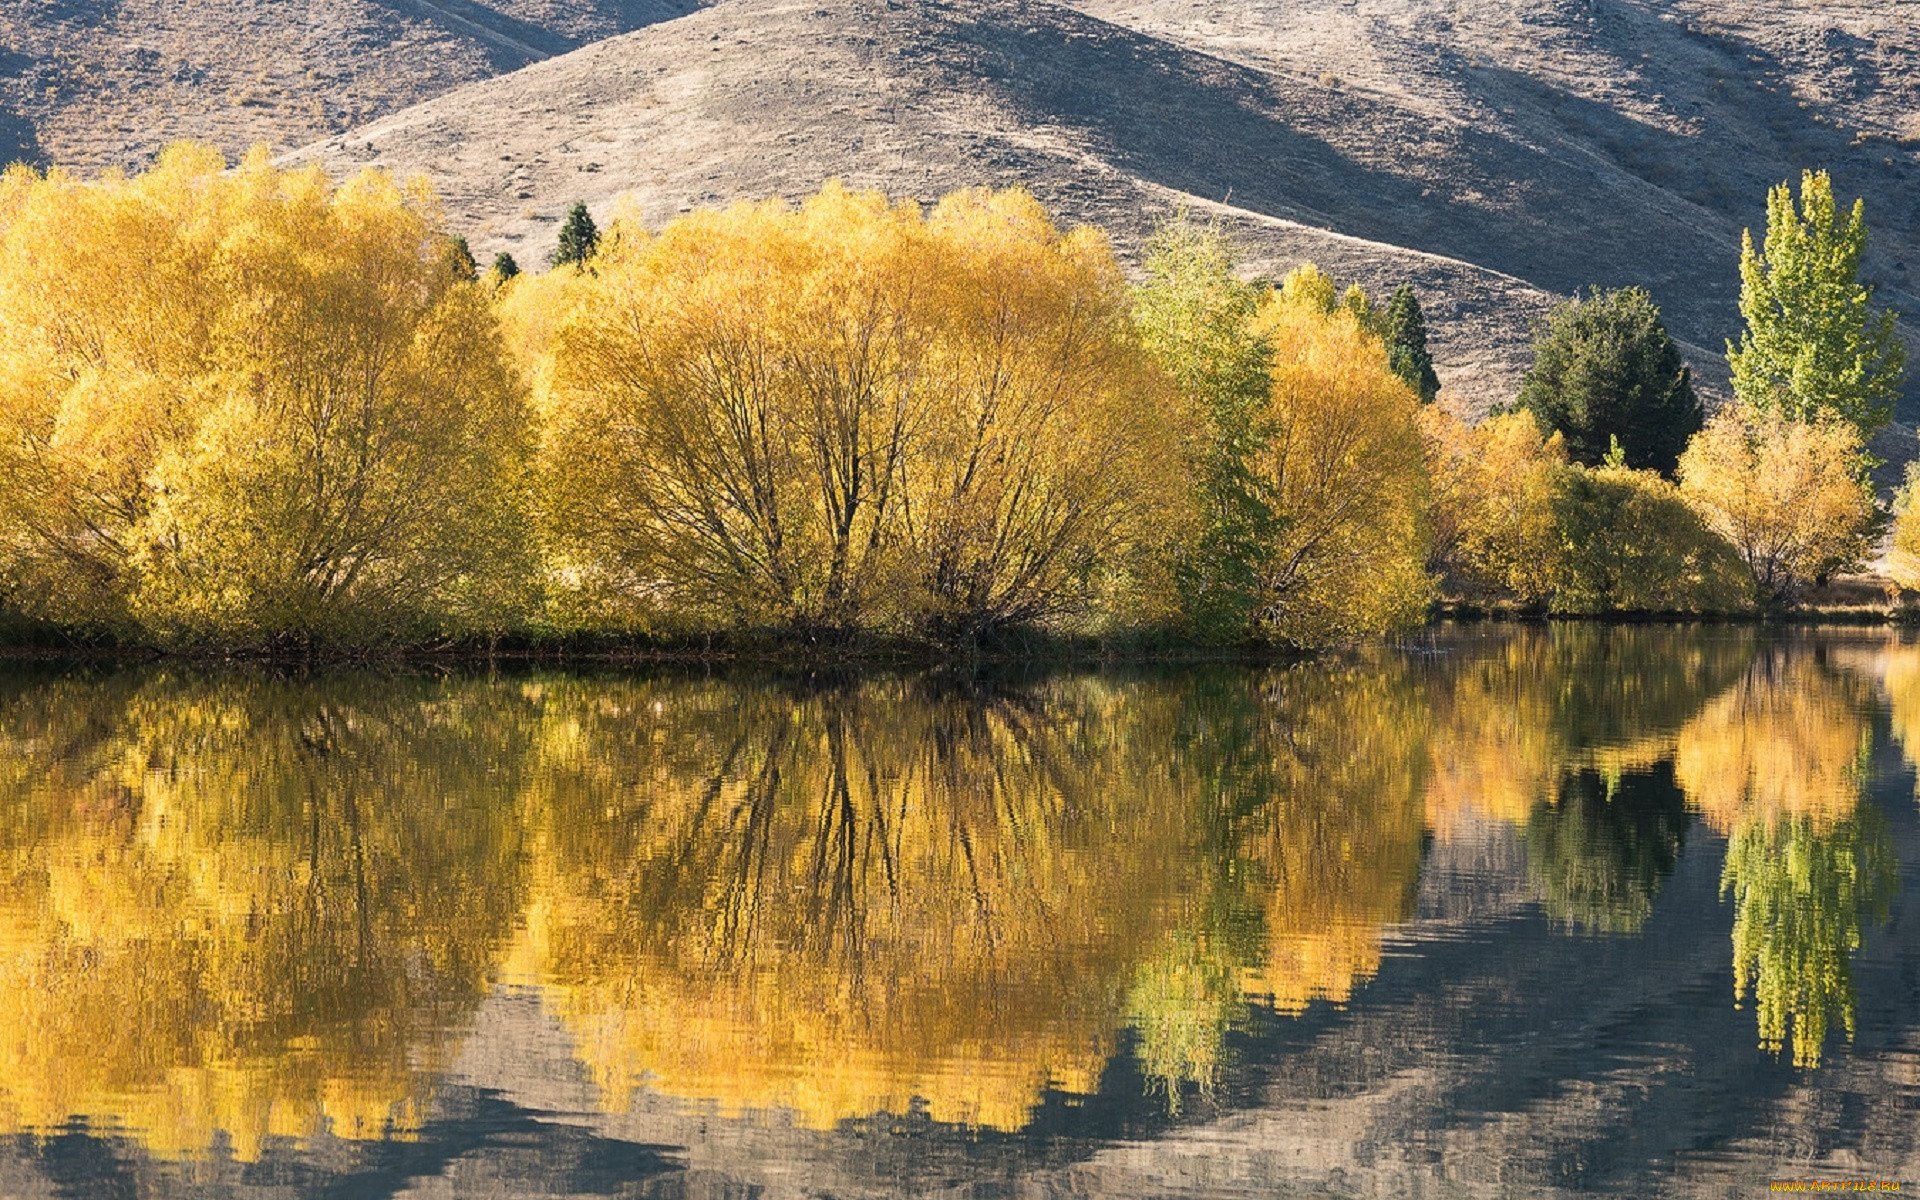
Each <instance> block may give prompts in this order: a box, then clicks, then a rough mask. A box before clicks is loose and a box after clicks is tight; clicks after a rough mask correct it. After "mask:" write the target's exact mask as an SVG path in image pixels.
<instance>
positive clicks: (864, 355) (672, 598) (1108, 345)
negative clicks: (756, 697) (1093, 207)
mask: <svg viewBox="0 0 1920 1200" xmlns="http://www.w3.org/2000/svg"><path fill="white" fill-rule="evenodd" d="M613 235H614V236H612V237H611V239H610V244H603V247H602V249H601V251H600V254H599V256H598V257H597V258H596V259H595V270H594V273H593V274H591V275H575V276H572V277H571V278H570V279H569V280H568V281H567V283H566V284H565V286H566V287H568V288H571V289H573V290H574V293H575V299H574V302H573V303H572V304H571V306H570V307H569V308H568V312H569V313H570V315H569V316H568V318H567V319H566V320H564V322H563V323H562V325H561V327H560V329H559V330H558V331H557V332H556V333H555V335H554V336H553V337H552V339H551V342H550V349H549V350H547V351H546V352H545V359H544V365H539V366H538V367H537V370H536V374H537V375H538V376H539V377H541V378H543V379H546V380H548V381H550V385H549V386H548V388H547V396H546V399H545V401H544V402H543V408H544V411H545V414H546V421H547V425H546V450H547V453H546V460H545V461H546V469H545V475H544V477H545V480H546V490H545V495H546V497H547V514H548V519H549V528H550V530H551V533H552V546H553V549H554V553H555V556H556V561H555V574H556V578H557V579H558V580H559V581H560V582H561V583H562V584H563V586H567V587H576V588H579V589H582V590H585V591H587V592H590V593H595V594H597V596H598V599H597V600H595V601H594V602H593V603H591V604H588V605H585V606H584V607H587V608H589V609H593V610H597V611H599V612H602V613H611V614H619V613H621V612H624V613H625V614H626V616H625V619H627V620H629V621H632V622H634V623H637V624H651V625H654V626H656V627H679V628H703V627H704V628H712V627H731V628H739V627H747V628H756V627H757V628H769V629H779V630H782V631H784V632H787V633H801V634H806V635H814V634H821V633H825V634H836V635H837V634H841V633H845V632H848V631H853V630H867V629H896V628H908V627H913V626H918V627H921V628H927V629H932V630H934V631H936V632H941V631H946V632H957V633H961V634H972V633H977V632H981V631H985V630H989V629H992V628H995V627H1000V626H1004V625H1007V624H1014V623H1026V622H1038V621H1046V620H1049V619H1053V618H1057V617H1061V616H1064V615H1068V614H1073V613H1078V612H1081V611H1083V610H1084V609H1086V608H1087V607H1088V605H1089V604H1091V603H1092V601H1093V600H1094V599H1095V598H1096V597H1098V596H1100V595H1102V594H1105V593H1106V592H1107V591H1108V590H1109V589H1108V587H1107V584H1108V583H1110V582H1111V579H1110V577H1111V576H1112V575H1113V574H1114V573H1115V570H1116V567H1115V564H1116V563H1119V562H1120V561H1122V560H1123V559H1124V558H1125V557H1126V556H1125V554H1124V553H1123V552H1124V551H1125V549H1126V547H1128V546H1129V545H1137V544H1140V543H1141V542H1143V541H1144V540H1145V538H1146V536H1147V534H1148V532H1149V530H1150V528H1151V525H1150V523H1147V522H1144V521H1143V520H1142V517H1143V514H1145V513H1146V512H1147V511H1148V505H1149V502H1150V501H1151V500H1152V499H1153V497H1154V494H1155V493H1156V492H1161V491H1164V490H1165V489H1161V488H1156V487H1155V486H1154V485H1153V483H1152V481H1153V480H1154V479H1155V478H1156V474H1157V472H1158V471H1160V470H1161V469H1163V465H1164V463H1165V459H1164V458H1161V459H1156V458H1155V457H1154V456H1153V455H1152V454H1151V453H1150V452H1149V446H1150V444H1151V439H1152V438H1153V437H1157V436H1160V435H1162V434H1165V433H1167V431H1168V428H1169V426H1168V422H1169V420H1175V419H1177V416H1176V415H1175V414H1170V413H1161V414H1158V415H1156V414H1155V413H1154V411H1153V410H1152V409H1151V408H1150V407H1149V405H1150V404H1152V402H1153V401H1154V398H1155V396H1156V394H1157V393H1156V388H1155V384H1154V381H1153V379H1152V378H1151V376H1150V373H1149V372H1148V370H1147V368H1146V365H1145V363H1144V360H1143V359H1142V358H1141V356H1140V354H1139V352H1138V351H1137V349H1135V347H1134V345H1133V341H1132V337H1131V331H1130V329H1129V327H1128V324H1127V320H1126V310H1125V306H1124V293H1123V292H1122V290H1121V285H1120V276H1119V273H1118V270H1117V268H1116V267H1115V266H1114V265H1113V261H1112V258H1111V255H1110V253H1109V252H1108V250H1107V248H1106V246H1105V244H1104V243H1103V242H1101V241H1100V240H1099V239H1098V238H1096V237H1093V236H1091V235H1088V234H1070V235H1061V234H1060V233H1058V232H1057V231H1056V230H1054V229H1053V228H1052V226H1051V225H1050V224H1049V223H1048V222H1047V220H1046V218H1045V216H1044V214H1043V213H1041V212H1040V210H1039V209H1038V207H1037V206H1036V205H1035V204H1034V203H1033V202H1032V201H1031V200H1030V199H1028V198H1026V197H1024V196H1021V195H1017V194H1016V195H1002V196H989V195H984V194H969V195H964V196H959V197H955V198H953V199H952V200H950V201H949V202H947V203H946V204H944V205H943V206H942V207H941V208H940V209H939V211H938V212H936V213H935V214H934V216H933V217H932V218H931V219H928V218H927V217H926V216H925V215H923V213H922V212H921V210H920V208H919V207H918V206H917V205H914V204H910V203H906V204H898V205H894V204H889V203H888V202H887V201H886V200H885V199H884V198H883V197H881V196H878V195H875V194H855V193H850V192H848V191H846V190H844V189H842V188H840V187H838V186H829V187H828V188H827V189H826V190H824V191H822V192H821V193H820V194H819V195H817V196H815V197H813V198H812V199H810V200H808V201H806V202H805V203H804V204H802V205H800V206H799V207H797V208H792V207H788V206H787V205H785V204H781V203H777V202H776V203H770V204H760V205H741V206H736V207H734V208H731V209H728V210H725V211H721V212H703V213H696V214H693V215H690V216H688V217H684V218H681V219H680V220H677V221H675V222H672V223H671V224H669V225H668V226H667V227H666V228H665V229H663V230H662V231H661V232H660V233H659V235H658V236H655V237H650V236H648V235H647V234H646V233H645V232H644V231H641V230H638V229H631V228H627V227H624V226H621V225H616V226H615V229H614V231H613ZM556 302H559V301H556ZM541 307H545V306H541ZM1174 436H1176V437H1177V434H1175V435H1174Z"/></svg>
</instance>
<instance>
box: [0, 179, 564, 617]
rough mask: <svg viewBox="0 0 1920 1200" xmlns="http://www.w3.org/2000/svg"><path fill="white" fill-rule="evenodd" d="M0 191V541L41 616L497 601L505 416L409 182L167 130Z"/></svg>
mask: <svg viewBox="0 0 1920 1200" xmlns="http://www.w3.org/2000/svg"><path fill="white" fill-rule="evenodd" d="M4 190H5V192H6V196H7V198H6V201H5V202H4V205H0V212H4V214H5V216H4V218H0V428H4V432H5V434H6V436H5V439H4V442H5V449H4V450H0V454H3V455H5V457H6V461H5V462H4V463H3V464H0V490H3V491H4V493H5V496H4V499H5V501H6V503H5V504H4V506H0V510H4V511H5V512H6V513H7V518H6V520H7V521H8V522H9V525H10V527H9V528H8V529H7V530H6V531H5V536H4V538H3V539H0V546H4V547H5V548H6V550H7V551H9V552H10V553H11V554H12V555H13V562H12V563H11V564H10V565H11V566H12V568H13V569H14V570H15V571H16V572H17V573H18V574H19V575H21V576H23V577H25V578H28V579H30V580H32V581H33V584H32V585H31V586H30V587H29V588H27V589H25V593H24V594H25V595H27V596H28V597H30V598H31V599H33V600H34V601H35V602H37V604H38V607H39V609H40V614H39V615H42V616H45V617H47V618H48V619H51V620H56V621H61V622H66V623H75V624H85V623H99V624H121V625H125V624H127V623H129V622H132V623H133V624H135V625H137V626H138V627H140V628H142V629H143V630H144V631H145V632H146V633H147V634H153V635H159V636H162V637H169V638H211V639H218V640H235V639H246V640H251V639H259V638H273V637H280V636H300V637H305V636H315V635H318V636H356V637H359V636H366V635H369V634H391V633H416V632H422V631H427V630H443V629H471V628H485V627H490V626H494V625H497V624H498V623H500V622H501V621H502V620H504V619H506V616H507V614H508V613H509V612H510V611H511V610H512V609H513V608H514V607H515V605H516V603H517V597H516V595H515V588H516V585H517V580H518V575H517V572H516V570H515V566H516V547H517V546H518V545H519V544H520V543H521V541H522V537H521V530H520V528H519V523H518V520H517V512H518V502H519V499H520V495H521V482H520V475H521V471H522V464H523V462H524V459H525V452H526V449H527V447H526V445H525V429H526V420H525V410H524V406H523V402H522V399H521V396H520V393H519V391H518V390H517V387H516V385H515V383H514V382H513V379H512V376H511V374H510V372H509V370H508V368H507V366H506V363H505V360H504V357H503V354H502V352H501V348H500V345H499V339H498V336H497V333H496V330H495V325H494V319H493V316H492V313H491V310H490V308H489V305H488V304H487V302H486V299H485V297H484V296H483V294H482V292H481V291H480V288H479V285H478V284H477V283H476V282H474V281H472V280H471V279H469V278H468V277H467V276H468V272H467V271H466V269H465V263H464V260H462V259H461V257H460V255H459V254H458V253H457V251H456V250H455V249H454V247H453V246H452V244H451V243H450V242H449V241H448V240H447V239H446V238H444V237H443V236H441V235H439V234H438V233H437V231H436V226H437V222H438V210H437V208H436V206H435V204H434V202H433V200H432V197H431V196H430V195H429V194H428V193H427V192H426V191H425V190H424V188H423V187H420V186H406V187H403V186H400V185H398V184H396V183H394V182H393V181H391V180H390V179H388V178H387V177H385V176H383V175H379V174H374V173H368V174H365V175H362V176H361V177H359V178H358V179H356V180H353V181H352V182H350V183H348V184H346V185H344V186H342V187H340V188H337V189H336V188H334V187H333V186H331V185H330V184H329V183H328V182H327V180H326V178H325V176H323V175H322V174H321V173H320V172H319V171H318V170H317V169H308V170H301V171H282V170H279V169H278V168H276V167H274V166H273V165H271V163H270V162H269V161H268V160H267V158H266V157H265V155H264V154H263V153H256V154H254V155H252V156H250V157H249V158H248V159H246V160H245V161H244V162H243V163H241V164H240V165H239V166H238V167H237V168H235V169H234V170H232V171H227V170H225V164H224V163H223V162H222V160H221V158H220V156H219V154H218V153H217V152H214V151H212V150H208V149H202V148H194V147H179V148H175V149H173V150H170V151H168V152H167V153H166V154H165V155H163V156H162V158H161V160H160V161H159V163H158V164H157V165H156V166H155V167H154V169H153V170H151V171H150V172H147V173H145V174H143V175H139V176H135V177H132V178H121V177H114V176H109V177H107V178H105V179H103V180H101V181H98V182H93V183H86V182H81V181H78V180H76V179H74V178H71V177H69V176H66V175H62V174H59V173H57V172H56V173H53V174H50V175H46V176H39V175H35V174H32V173H31V172H26V171H16V172H14V173H13V174H11V175H10V176H9V177H8V180H7V183H6V185H5V189H4Z"/></svg>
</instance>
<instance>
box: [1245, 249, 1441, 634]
mask: <svg viewBox="0 0 1920 1200" xmlns="http://www.w3.org/2000/svg"><path fill="white" fill-rule="evenodd" d="M1294 290H1295V291H1299V292H1301V293H1303V294H1302V295H1300V296H1292V295H1290V293H1289V292H1288V291H1284V290H1283V291H1281V292H1276V293H1274V294H1273V295H1271V296H1269V297H1268V299H1267V301H1266V303H1265V304H1263V305H1262V307H1261V309H1260V311H1259V313H1258V314H1257V315H1256V317H1255V318H1254V321H1255V328H1256V330H1257V332H1258V333H1259V334H1260V335H1261V336H1262V337H1264V338H1266V339H1267V341H1268V342H1269V344H1270V345H1271V346H1272V349H1273V387H1272V395H1271V405H1272V407H1271V411H1270V422H1269V424H1270V428H1271V436H1270V437H1269V438H1268V439H1267V440H1266V442H1265V444H1264V445H1263V446H1262V447H1261V448H1260V449H1259V451H1258V452H1257V453H1256V454H1255V455H1254V456H1253V467H1254V470H1255V472H1256V474H1257V475H1258V476H1259V477H1260V479H1261V481H1262V483H1263V485H1264V487H1265V489H1266V491H1267V495H1268V502H1269V503H1270V505H1271V506H1272V509H1273V511H1274V514H1275V517H1276V518H1277V523H1278V525H1279V528H1278V531H1277V533H1276V535H1275V536H1276V539H1277V540H1276V544H1275V546H1274V547H1273V549H1272V553H1271V554H1270V555H1269V556H1268V557H1267V560H1266V562H1265V564H1263V571H1264V574H1265V578H1264V579H1262V580H1261V585H1262V587H1261V590H1262V611H1261V612H1260V614H1259V616H1258V620H1259V624H1260V626H1261V630H1262V632H1263V633H1264V634H1265V635H1266V636H1267V637H1269V638H1272V639H1273V640H1276V641H1280V642H1284V643H1288V644H1292V645H1296V646H1304V647H1313V646H1324V645H1328V644H1331V643H1335V642H1340V641H1345V640H1349V639H1352V638H1356V637H1362V636H1366V635H1369V634H1377V633H1381V632H1384V631H1387V630H1391V629H1396V628H1401V627H1404V626H1407V625H1410V624H1413V623H1414V622H1416V621H1418V620H1419V619H1420V618H1421V617H1422V616H1423V615H1424V614H1425V612H1426V608H1427V605H1428V603H1429V601H1430V600H1431V599H1432V596H1433V580H1432V578H1431V577H1430V576H1429V575H1428V574H1427V572H1426V563H1427V556H1428V547H1429V544H1430V534H1429V532H1428V527H1427V468H1426V458H1425V447H1424V445H1423V443H1422V440H1421V434H1420V426H1419V412H1420V401H1419V397H1418V396H1416V395H1415V394H1414V393H1413V391H1412V389H1410V388H1409V387H1407V385H1406V383H1405V382H1404V381H1403V380H1401V379H1400V377H1399V376H1397V375H1395V374H1394V373H1393V371H1392V369H1391V367H1389V365H1388V363H1387V352H1386V349H1385V347H1384V346H1382V344H1381V343H1380V341H1379V339H1378V338H1375V337H1373V336H1372V335H1371V334H1369V333H1367V332H1366V331H1365V330H1364V329H1362V328H1361V326H1360V323H1359V321H1358V320H1357V319H1356V318H1355V317H1354V316H1353V315H1352V314H1351V313H1349V312H1346V311H1344V310H1340V311H1335V312H1332V313H1328V312H1325V311H1323V310H1322V308H1321V306H1320V299H1319V297H1318V295H1317V293H1316V292H1315V289H1312V288H1306V287H1300V288H1296V289H1294Z"/></svg>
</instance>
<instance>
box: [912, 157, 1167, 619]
mask: <svg viewBox="0 0 1920 1200" xmlns="http://www.w3.org/2000/svg"><path fill="white" fill-rule="evenodd" d="M928 233H929V234H930V235H931V238H932V241H933V244H934V247H935V250H936V252H937V254H938V255H939V258H940V260H941V266H940V268H939V279H940V283H941V286H940V287H939V289H938V290H937V291H936V292H935V296H934V298H935V301H936V307H935V310H934V312H933V313H931V314H930V318H929V319H930V320H931V321H932V322H933V324H934V327H935V330H936V336H935V339H934V344H933V353H932V357H931V364H930V365H931V370H930V372H929V376H930V379H929V381H930V383H931V384H932V388H931V396H930V403H929V405H928V410H927V426H926V428H925V429H924V430H923V431H921V434H920V437H919V438H918V439H917V443H916V444H915V445H914V446H912V447H911V448H910V451H909V453H907V454H906V455H905V456H904V457H903V458H902V460H901V466H902V472H901V474H902V479H903V482H904V484H905V488H904V491H903V493H902V509H901V521H900V524H901V537H902V541H903V544H904V546H905V548H906V553H907V554H908V557H909V559H910V561H911V562H912V564H913V566H914V570H915V572H916V575H917V577H918V581H919V593H920V599H919V602H918V604H917V610H918V611H917V612H916V613H915V614H914V615H915V621H916V623H917V624H918V625H919V626H920V627H921V628H922V629H923V630H925V631H927V632H930V633H932V634H934V635H936V636H937V637H940V638H942V639H943V640H944V639H955V638H957V639H960V640H967V641H971V640H975V639H977V638H979V637H980V636H981V635H983V634H987V633H990V632H992V631H994V630H996V629H1001V628H1005V627H1008V626H1016V625H1036V624H1042V623H1046V622H1051V621H1057V620H1059V619H1062V618H1071V617H1076V616H1080V615H1082V614H1085V613H1087V612H1089V611H1091V610H1093V609H1094V608H1095V607H1096V605H1097V604H1099V603H1100V602H1101V601H1105V602H1106V603H1105V605H1104V607H1106V608H1107V609H1108V611H1109V612H1119V613H1124V614H1126V615H1129V616H1133V617H1135V618H1139V617H1146V616H1156V615H1158V613H1159V611H1163V609H1162V606H1161V603H1160V598H1159V597H1157V596H1156V595H1155V594H1154V593H1153V591H1152V590H1151V589H1152V581H1151V573H1152V565H1151V562H1150V560H1149V559H1148V554H1149V552H1150V551H1151V550H1153V549H1155V548H1161V547H1164V545H1165V543H1166V542H1167V541H1168V540H1169V538H1170V537H1173V536H1177V531H1178V530H1180V529H1184V528H1185V527H1186V521H1185V517H1186V515H1187V514H1186V513H1185V511H1184V506H1183V505H1181V504H1180V503H1179V502H1180V500H1181V498H1182V497H1183V495H1184V491H1183V489H1184V485H1185V482H1186V481H1185V479H1184V477H1183V475H1182V466H1183V463H1182V459H1181V454H1180V452H1181V450H1182V449H1183V447H1182V441H1183V438H1184V435H1185V431H1186V429H1187V428H1188V426H1189V425H1190V424H1191V422H1190V421H1189V419H1188V417H1187V414H1185V413H1184V412H1183V411H1182V410H1181V409H1180V408H1179V407H1178V406H1177V404H1176V401H1175V398H1174V395H1173V393H1172V391H1171V389H1170V388H1168V387H1167V386H1166V385H1165V382H1164V380H1163V379H1162V378H1161V377H1160V376H1159V374H1158V373H1157V372H1156V371H1154V370H1153V369H1152V368H1151V367H1150V365H1149V364H1148V362H1147V360H1146V359H1145V357H1144V355H1143V353H1142V351H1141V349H1140V347H1139V344H1138V341H1137V339H1136V337H1135V335H1134V332H1133V327H1132V316H1131V313H1130V311H1129V307H1128V299H1129V298H1128V295H1127V291H1126V287H1125V281H1124V278H1123V277H1122V275H1121V273H1120V269H1119V266H1118V264H1117V263H1116V262H1115V261H1114V258H1113V254H1112V251H1111V250H1110V249H1109V247H1108V245H1107V242H1106V239H1105V238H1104V237H1102V236H1100V235H1099V234H1097V233H1095V232H1094V231H1093V230H1090V229H1079V230H1075V231H1074V232H1072V233H1069V234H1064V235H1063V234H1061V233H1059V232H1057V231H1056V230H1055V229H1054V228H1053V226H1052V224H1051V223H1050V222H1049V221H1048V219H1047V216H1046V213H1045V211H1044V210H1043V209H1041V207H1040V205H1039V204H1038V203H1037V202H1036V201H1035V200H1034V199H1033V198H1032V197H1031V196H1029V195H1027V194H1026V193H1024V192H1003V193H997V194H996V193H989V192H978V191H975V192H962V193H959V194H957V195H954V196H950V197H948V198H947V199H946V200H945V201H943V202H942V203H941V204H940V205H939V207H937V208H936V209H935V210H934V212H933V213H932V215H931V217H930V218H929V221H928ZM1143 585H1144V588H1143Z"/></svg>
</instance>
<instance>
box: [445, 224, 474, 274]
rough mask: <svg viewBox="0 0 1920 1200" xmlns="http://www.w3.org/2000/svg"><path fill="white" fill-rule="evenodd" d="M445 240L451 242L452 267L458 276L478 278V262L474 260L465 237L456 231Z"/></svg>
mask: <svg viewBox="0 0 1920 1200" xmlns="http://www.w3.org/2000/svg"><path fill="white" fill-rule="evenodd" d="M447 240H448V241H449V242H450V243H451V244H452V248H453V267H454V270H455V271H456V272H457V273H458V274H459V276H460V278H462V279H478V278H480V264H479V263H478V262H475V261H474V258H473V247H472V246H469V245H467V239H466V238H464V237H462V236H461V235H460V234H457V233H456V234H454V235H453V236H452V237H450V238H449V239H447Z"/></svg>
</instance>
